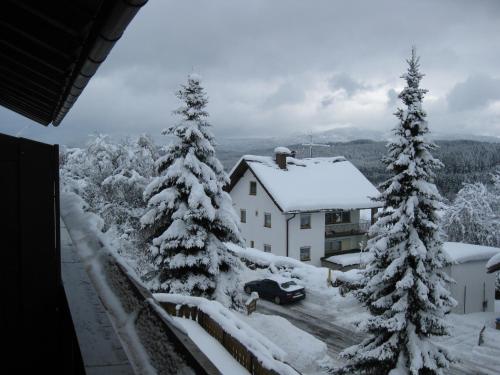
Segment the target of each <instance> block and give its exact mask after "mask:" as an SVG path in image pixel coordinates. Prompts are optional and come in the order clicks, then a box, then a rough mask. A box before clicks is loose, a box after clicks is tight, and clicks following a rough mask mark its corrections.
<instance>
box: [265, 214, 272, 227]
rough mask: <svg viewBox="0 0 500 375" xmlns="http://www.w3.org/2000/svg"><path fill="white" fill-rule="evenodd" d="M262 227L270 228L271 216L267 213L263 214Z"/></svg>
mask: <svg viewBox="0 0 500 375" xmlns="http://www.w3.org/2000/svg"><path fill="white" fill-rule="evenodd" d="M264 226H265V227H266V228H271V214H270V213H269V212H266V213H264Z"/></svg>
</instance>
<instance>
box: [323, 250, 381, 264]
mask: <svg viewBox="0 0 500 375" xmlns="http://www.w3.org/2000/svg"><path fill="white" fill-rule="evenodd" d="M371 258H372V257H371V254H370V253H368V252H364V253H349V254H341V255H332V256H330V257H328V258H326V259H325V260H326V261H328V262H332V263H335V264H338V265H340V266H342V267H348V266H354V265H358V264H366V263H368V262H369V261H370V260H371Z"/></svg>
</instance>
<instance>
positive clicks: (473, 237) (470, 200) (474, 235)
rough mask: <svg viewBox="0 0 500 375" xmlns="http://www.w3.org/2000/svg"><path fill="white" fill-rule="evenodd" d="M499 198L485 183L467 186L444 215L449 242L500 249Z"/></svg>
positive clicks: (465, 185) (444, 225)
mask: <svg viewBox="0 0 500 375" xmlns="http://www.w3.org/2000/svg"><path fill="white" fill-rule="evenodd" d="M497 199H498V198H497V197H496V196H495V194H493V193H492V192H490V191H489V190H488V188H487V187H486V186H485V185H484V184H482V183H481V182H476V183H473V184H469V183H467V184H464V186H463V187H462V189H460V191H459V192H458V194H457V196H456V197H455V200H454V201H453V202H452V204H450V205H449V206H448V207H447V209H446V210H445V212H444V215H443V221H442V223H443V228H444V230H445V231H446V234H447V235H448V240H449V241H453V242H465V243H470V244H476V245H484V246H500V218H499V214H500V213H499V212H495V211H494V208H495V207H496V204H495V200H497Z"/></svg>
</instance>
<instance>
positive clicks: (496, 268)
mask: <svg viewBox="0 0 500 375" xmlns="http://www.w3.org/2000/svg"><path fill="white" fill-rule="evenodd" d="M486 272H487V273H493V272H500V262H498V263H497V264H494V265H493V266H491V267H488V269H487V270H486Z"/></svg>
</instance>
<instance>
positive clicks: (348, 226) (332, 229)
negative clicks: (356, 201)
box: [325, 220, 370, 238]
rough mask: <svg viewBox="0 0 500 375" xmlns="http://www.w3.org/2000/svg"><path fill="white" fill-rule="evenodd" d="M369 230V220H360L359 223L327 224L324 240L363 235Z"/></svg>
mask: <svg viewBox="0 0 500 375" xmlns="http://www.w3.org/2000/svg"><path fill="white" fill-rule="evenodd" d="M369 228H370V221H369V220H360V221H359V223H340V224H328V225H325V238H334V237H344V236H353V235H359V234H365V233H366V232H368V229H369Z"/></svg>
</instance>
